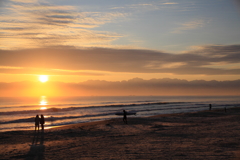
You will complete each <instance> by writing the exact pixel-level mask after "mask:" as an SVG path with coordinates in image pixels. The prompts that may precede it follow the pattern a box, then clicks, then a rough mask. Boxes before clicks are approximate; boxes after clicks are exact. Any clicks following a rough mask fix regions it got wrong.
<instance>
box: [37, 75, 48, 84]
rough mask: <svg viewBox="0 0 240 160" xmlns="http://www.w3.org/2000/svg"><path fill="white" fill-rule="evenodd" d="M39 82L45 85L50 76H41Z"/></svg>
mask: <svg viewBox="0 0 240 160" xmlns="http://www.w3.org/2000/svg"><path fill="white" fill-rule="evenodd" d="M39 81H40V82H42V83H44V82H47V81H48V76H47V75H40V76H39Z"/></svg>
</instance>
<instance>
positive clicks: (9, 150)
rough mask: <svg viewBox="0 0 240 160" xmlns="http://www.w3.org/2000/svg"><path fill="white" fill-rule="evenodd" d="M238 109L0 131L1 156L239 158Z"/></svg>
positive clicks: (239, 109)
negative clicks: (39, 128) (37, 129)
mask: <svg viewBox="0 0 240 160" xmlns="http://www.w3.org/2000/svg"><path fill="white" fill-rule="evenodd" d="M239 120H240V107H233V108H228V110H227V112H225V111H224V109H221V110H212V111H208V110H205V111H198V112H188V113H174V114H164V115H156V116H151V117H128V124H124V123H123V121H122V118H121V117H120V118H113V119H109V120H103V121H95V122H87V123H78V124H70V125H65V126H59V127H55V128H51V129H47V130H45V131H44V132H41V131H39V133H38V132H34V130H28V131H8V132H0V138H1V141H0V155H2V157H1V158H3V159H34V158H38V159H235V158H240V144H239V142H240V121H239Z"/></svg>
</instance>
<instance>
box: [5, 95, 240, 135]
mask: <svg viewBox="0 0 240 160" xmlns="http://www.w3.org/2000/svg"><path fill="white" fill-rule="evenodd" d="M209 104H212V109H224V108H229V107H240V96H99V97H93V96H91V97H46V96H41V97H34V98H33V97H31V98H30V97H0V132H5V131H16V130H31V129H34V127H35V123H34V118H35V116H36V115H37V114H38V115H41V114H43V115H44V117H45V121H46V123H45V128H46V129H47V128H52V127H54V126H61V125H67V124H75V123H84V122H92V121H100V120H106V119H111V118H121V116H117V115H115V113H116V112H122V110H123V109H124V110H126V111H130V112H136V115H133V117H134V116H136V117H147V116H154V115H158V114H170V113H184V112H193V111H201V110H208V109H209Z"/></svg>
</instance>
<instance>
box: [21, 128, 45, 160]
mask: <svg viewBox="0 0 240 160" xmlns="http://www.w3.org/2000/svg"><path fill="white" fill-rule="evenodd" d="M44 151H45V146H44V131H39V132H38V131H35V132H34V137H33V140H32V144H31V145H30V150H29V152H28V154H27V155H26V158H25V160H32V159H38V160H43V159H45V158H44Z"/></svg>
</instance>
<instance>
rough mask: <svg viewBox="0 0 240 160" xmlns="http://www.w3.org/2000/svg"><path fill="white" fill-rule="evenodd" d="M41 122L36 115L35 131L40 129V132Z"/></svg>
mask: <svg viewBox="0 0 240 160" xmlns="http://www.w3.org/2000/svg"><path fill="white" fill-rule="evenodd" d="M39 121H40V119H39V116H38V115H36V117H35V131H36V130H37V129H38V131H39Z"/></svg>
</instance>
